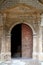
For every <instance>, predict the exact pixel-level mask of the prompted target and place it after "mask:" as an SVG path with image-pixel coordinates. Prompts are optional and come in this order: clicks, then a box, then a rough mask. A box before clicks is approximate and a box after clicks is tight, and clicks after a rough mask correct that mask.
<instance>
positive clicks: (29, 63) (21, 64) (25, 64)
mask: <svg viewBox="0 0 43 65" xmlns="http://www.w3.org/2000/svg"><path fill="white" fill-rule="evenodd" d="M0 65H43V62H42V63H41V62H39V61H38V60H33V59H30V60H28V59H12V60H11V61H6V62H5V61H0Z"/></svg>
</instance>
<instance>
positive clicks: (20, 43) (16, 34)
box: [11, 23, 33, 58]
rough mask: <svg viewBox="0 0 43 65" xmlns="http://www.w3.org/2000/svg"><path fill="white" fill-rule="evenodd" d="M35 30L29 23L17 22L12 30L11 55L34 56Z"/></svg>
mask: <svg viewBox="0 0 43 65" xmlns="http://www.w3.org/2000/svg"><path fill="white" fill-rule="evenodd" d="M32 52H33V32H32V29H31V28H30V27H29V26H28V25H27V24H24V23H22V24H17V25H16V26H14V28H13V29H12V31H11V57H12V58H32Z"/></svg>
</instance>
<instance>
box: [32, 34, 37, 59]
mask: <svg viewBox="0 0 43 65" xmlns="http://www.w3.org/2000/svg"><path fill="white" fill-rule="evenodd" d="M36 49H37V34H33V59H37V58H38V55H37V51H36Z"/></svg>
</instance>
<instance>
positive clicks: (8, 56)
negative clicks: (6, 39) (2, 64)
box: [1, 52, 11, 61]
mask: <svg viewBox="0 0 43 65" xmlns="http://www.w3.org/2000/svg"><path fill="white" fill-rule="evenodd" d="M10 60H11V53H9V52H7V53H1V61H10Z"/></svg>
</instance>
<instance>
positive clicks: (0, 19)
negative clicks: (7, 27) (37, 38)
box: [0, 13, 4, 60]
mask: <svg viewBox="0 0 43 65" xmlns="http://www.w3.org/2000/svg"><path fill="white" fill-rule="evenodd" d="M3 41H4V39H3V15H2V13H0V60H1V56H2V47H3V46H4V45H2V44H3ZM3 50H4V48H3Z"/></svg>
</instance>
